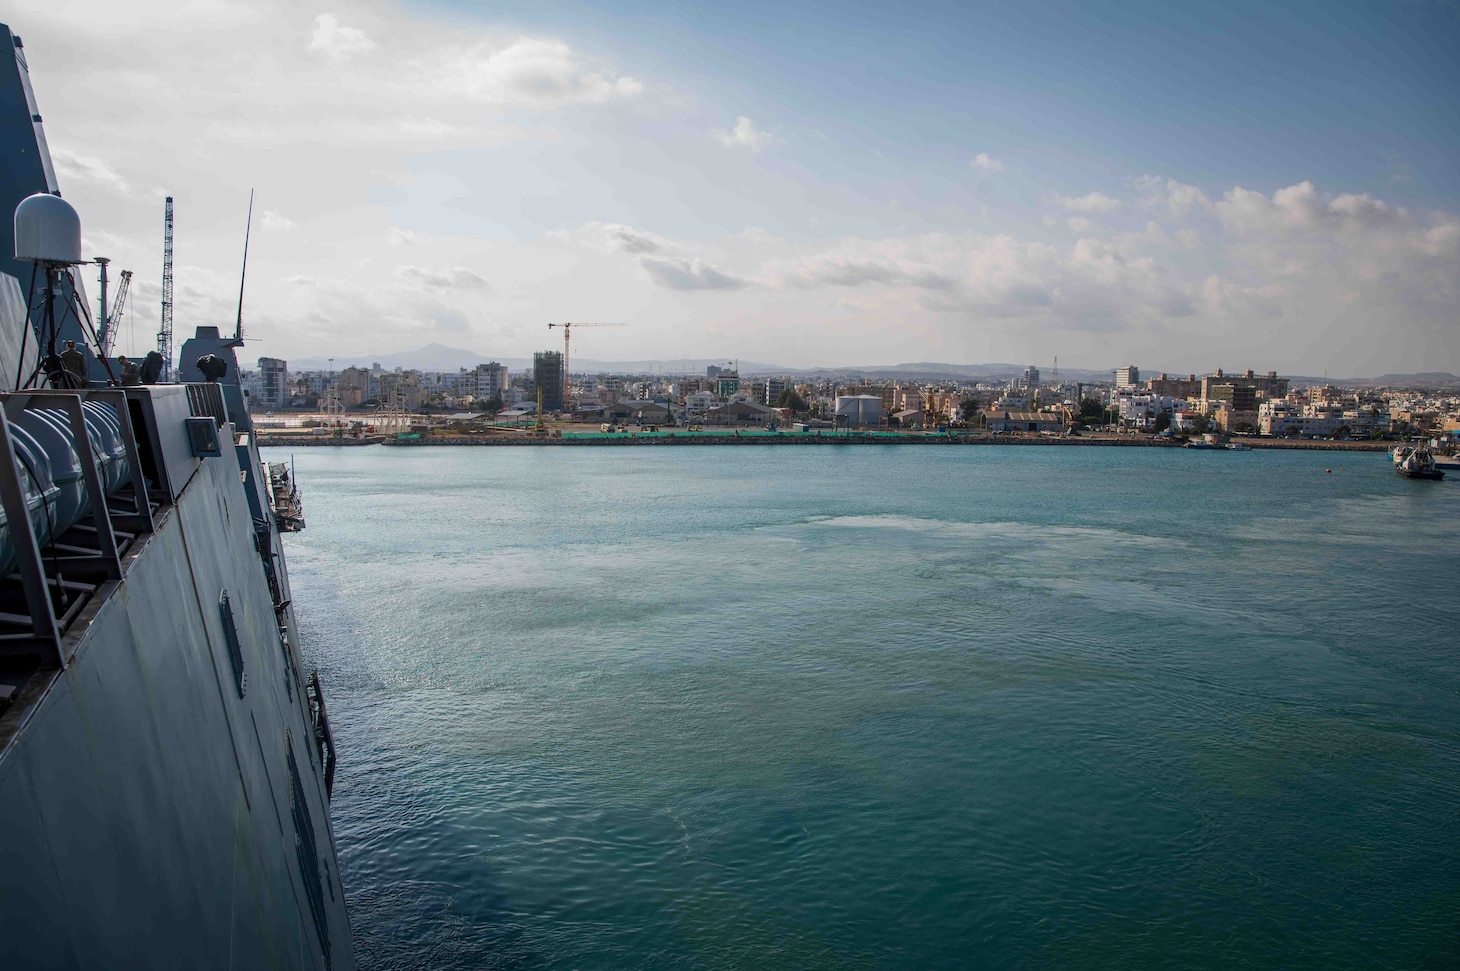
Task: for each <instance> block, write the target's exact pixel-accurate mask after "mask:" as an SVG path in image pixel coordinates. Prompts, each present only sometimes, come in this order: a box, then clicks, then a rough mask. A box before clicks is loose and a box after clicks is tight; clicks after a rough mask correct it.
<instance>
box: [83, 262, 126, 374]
mask: <svg viewBox="0 0 1460 971" xmlns="http://www.w3.org/2000/svg"><path fill="white" fill-rule="evenodd" d="M91 262H93V263H95V264H96V265H97V266H98V267H100V269H101V316H100V317H99V318H98V319H99V320H100V321H101V331H100V332H99V333H98V334H97V335H96V343H97V347H98V349H99V350H100V352H101V356H102V357H110V356H111V352H112V345H113V344H115V343H116V342H117V328H118V327H119V326H120V325H121V322H122V313H123V310H124V308H125V307H126V303H127V289H128V288H129V287H130V286H131V285H132V271H131V270H123V271H122V277H121V282H120V283H119V284H118V286H117V299H116V300H115V301H113V302H112V303H111V304H110V305H109V304H108V303H107V299H106V285H107V276H106V268H107V266H108V265H109V264H110V263H111V260H109V259H107V258H106V257H105V256H98V257H96V259H94V260H92V261H91ZM108 306H110V307H111V309H110V311H108V309H107V308H108Z"/></svg>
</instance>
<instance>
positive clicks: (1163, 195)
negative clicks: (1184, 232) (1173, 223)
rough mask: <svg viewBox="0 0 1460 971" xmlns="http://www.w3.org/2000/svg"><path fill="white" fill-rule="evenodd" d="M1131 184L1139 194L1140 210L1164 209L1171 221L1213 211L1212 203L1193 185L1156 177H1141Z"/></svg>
mask: <svg viewBox="0 0 1460 971" xmlns="http://www.w3.org/2000/svg"><path fill="white" fill-rule="evenodd" d="M1132 184H1133V185H1134V186H1135V187H1136V188H1137V189H1139V190H1140V192H1141V199H1140V205H1141V208H1143V209H1165V210H1166V212H1167V214H1168V215H1169V216H1170V217H1171V218H1172V219H1173V220H1181V219H1184V218H1185V217H1186V216H1187V215H1188V214H1190V213H1192V212H1205V213H1210V212H1212V211H1213V210H1212V201H1211V200H1210V199H1208V198H1207V196H1206V193H1204V192H1202V191H1201V190H1200V189H1198V188H1197V187H1196V186H1194V185H1187V184H1186V183H1184V182H1177V181H1176V180H1175V179H1163V178H1161V177H1160V176H1158V175H1143V176H1141V177H1140V178H1138V179H1134V180H1133V181H1132Z"/></svg>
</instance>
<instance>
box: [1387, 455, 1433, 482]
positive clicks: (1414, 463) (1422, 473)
mask: <svg viewBox="0 0 1460 971" xmlns="http://www.w3.org/2000/svg"><path fill="white" fill-rule="evenodd" d="M1397 451H1398V450H1397V449H1396V452H1397ZM1394 471H1395V472H1398V473H1399V474H1400V475H1402V476H1404V477H1405V478H1406V479H1430V480H1433V481H1439V480H1440V479H1443V478H1444V477H1445V472H1444V470H1443V469H1440V468H1438V467H1437V466H1436V465H1435V457H1434V455H1433V454H1432V453H1431V452H1430V450H1429V449H1427V448H1412V449H1408V450H1406V453H1405V455H1404V457H1403V458H1398V457H1396V458H1395V460H1394Z"/></svg>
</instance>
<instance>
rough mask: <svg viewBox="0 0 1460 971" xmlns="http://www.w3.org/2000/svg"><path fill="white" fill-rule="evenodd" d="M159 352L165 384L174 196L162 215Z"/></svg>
mask: <svg viewBox="0 0 1460 971" xmlns="http://www.w3.org/2000/svg"><path fill="white" fill-rule="evenodd" d="M157 353H158V354H161V355H162V374H161V375H159V376H158V380H160V381H161V382H162V383H164V384H169V383H171V382H172V196H168V197H167V206H166V208H165V209H164V210H163V215H162V325H161V326H160V327H159V328H158V330H157Z"/></svg>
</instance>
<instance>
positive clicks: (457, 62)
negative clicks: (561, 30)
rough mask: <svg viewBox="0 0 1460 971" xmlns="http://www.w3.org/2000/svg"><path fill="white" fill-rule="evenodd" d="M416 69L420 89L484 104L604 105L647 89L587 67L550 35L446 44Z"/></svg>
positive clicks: (543, 106) (450, 97) (565, 45)
mask: <svg viewBox="0 0 1460 971" xmlns="http://www.w3.org/2000/svg"><path fill="white" fill-rule="evenodd" d="M411 71H412V74H413V75H414V77H415V79H416V81H417V83H418V84H420V86H421V87H423V88H428V89H430V90H433V91H434V92H435V93H436V94H438V95H439V96H442V97H445V98H448V99H453V100H461V101H466V102H475V103H479V104H493V105H514V106H523V107H535V108H561V107H565V106H568V105H601V104H606V103H608V102H610V101H615V100H619V99H622V98H632V97H634V96H635V95H638V94H640V93H641V92H643V90H644V85H643V84H642V83H641V82H639V81H637V80H635V79H634V78H631V77H627V76H617V77H615V76H613V75H612V74H605V73H602V72H599V71H595V70H592V69H590V68H588V67H587V66H586V65H584V64H583V63H582V62H581V61H580V60H579V58H578V56H577V55H576V54H575V53H574V52H573V50H572V48H570V47H569V46H568V45H567V44H565V43H563V42H562V41H560V40H555V39H551V38H533V37H522V38H518V39H516V40H514V41H512V42H510V43H508V44H506V45H500V44H495V43H493V42H491V41H483V42H479V43H475V44H470V45H465V46H452V47H447V48H446V49H444V50H441V51H437V52H433V53H431V54H430V55H428V56H425V57H422V58H419V59H417V60H416V61H415V62H414V63H413V65H412V67H411Z"/></svg>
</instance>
